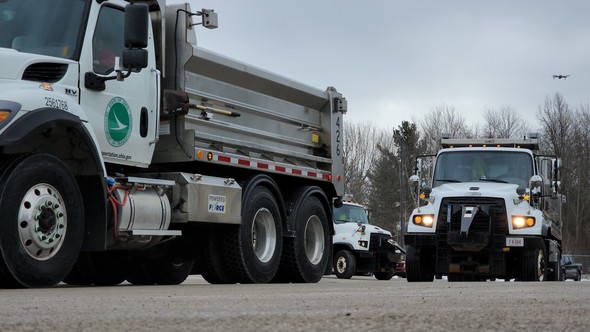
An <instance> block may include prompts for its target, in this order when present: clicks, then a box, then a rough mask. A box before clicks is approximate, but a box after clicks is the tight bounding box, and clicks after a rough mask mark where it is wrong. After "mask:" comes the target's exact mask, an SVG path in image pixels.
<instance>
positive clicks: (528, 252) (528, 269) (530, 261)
mask: <svg viewBox="0 0 590 332" xmlns="http://www.w3.org/2000/svg"><path fill="white" fill-rule="evenodd" d="M547 262H548V259H547V251H546V250H545V246H544V245H540V244H537V245H533V246H531V247H529V248H524V250H523V255H522V276H521V279H520V280H522V281H547V273H548V265H547Z"/></svg>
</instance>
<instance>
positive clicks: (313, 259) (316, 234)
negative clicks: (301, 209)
mask: <svg viewBox="0 0 590 332" xmlns="http://www.w3.org/2000/svg"><path fill="white" fill-rule="evenodd" d="M304 241H305V255H307V259H308V260H309V262H310V263H311V264H313V265H316V264H318V263H319V262H320V261H321V260H322V257H323V256H324V228H323V227H322V221H321V220H320V218H318V217H317V216H315V215H313V216H311V217H310V218H309V219H308V220H307V224H306V225H305V239H304Z"/></svg>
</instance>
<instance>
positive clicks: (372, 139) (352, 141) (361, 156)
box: [344, 123, 384, 204]
mask: <svg viewBox="0 0 590 332" xmlns="http://www.w3.org/2000/svg"><path fill="white" fill-rule="evenodd" d="M345 126H346V128H345V131H344V167H345V174H346V176H345V182H344V184H345V191H346V193H347V194H350V195H353V197H354V199H355V200H356V201H357V202H359V203H361V204H366V203H367V200H368V192H369V189H370V182H369V180H368V178H367V173H368V171H369V169H370V168H371V166H372V165H373V164H374V163H375V160H376V158H377V157H378V153H376V144H377V142H379V141H380V140H381V139H382V137H383V135H384V134H383V131H381V130H378V129H377V128H375V127H374V126H372V125H371V124H370V123H346V124H345Z"/></svg>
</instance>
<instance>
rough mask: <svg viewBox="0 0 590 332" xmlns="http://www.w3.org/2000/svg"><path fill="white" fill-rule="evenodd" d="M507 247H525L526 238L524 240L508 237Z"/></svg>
mask: <svg viewBox="0 0 590 332" xmlns="http://www.w3.org/2000/svg"><path fill="white" fill-rule="evenodd" d="M506 246H507V247H524V238H522V237H507V238H506Z"/></svg>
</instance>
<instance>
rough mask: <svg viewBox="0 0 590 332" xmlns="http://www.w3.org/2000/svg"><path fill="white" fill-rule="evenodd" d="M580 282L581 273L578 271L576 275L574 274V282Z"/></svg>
mask: <svg viewBox="0 0 590 332" xmlns="http://www.w3.org/2000/svg"><path fill="white" fill-rule="evenodd" d="M581 280H582V271H580V270H578V273H577V274H576V277H575V278H574V281H581Z"/></svg>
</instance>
